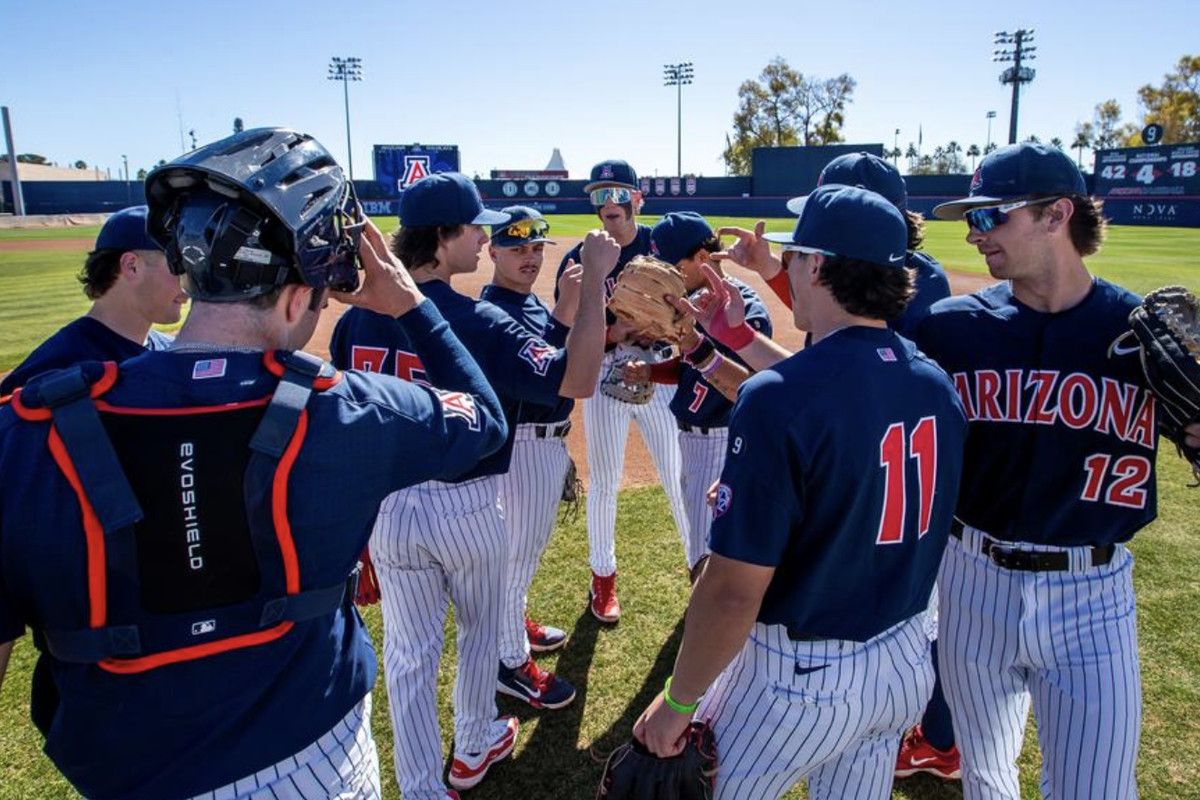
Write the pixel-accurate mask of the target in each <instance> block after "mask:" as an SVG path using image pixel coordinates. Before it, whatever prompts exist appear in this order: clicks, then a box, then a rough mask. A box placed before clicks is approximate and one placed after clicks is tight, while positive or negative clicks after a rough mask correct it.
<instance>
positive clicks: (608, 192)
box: [588, 186, 633, 206]
mask: <svg viewBox="0 0 1200 800" xmlns="http://www.w3.org/2000/svg"><path fill="white" fill-rule="evenodd" d="M588 196H589V197H591V198H592V205H594V206H602V205H604V204H605V203H607V202H608V201H609V200H612V201H613V202H614V203H616V204H617V205H622V204H624V203H632V202H633V189H626V188H625V187H624V186H605V187H604V188H603V189H593V190H592V192H591V193H590V194H589V195H588Z"/></svg>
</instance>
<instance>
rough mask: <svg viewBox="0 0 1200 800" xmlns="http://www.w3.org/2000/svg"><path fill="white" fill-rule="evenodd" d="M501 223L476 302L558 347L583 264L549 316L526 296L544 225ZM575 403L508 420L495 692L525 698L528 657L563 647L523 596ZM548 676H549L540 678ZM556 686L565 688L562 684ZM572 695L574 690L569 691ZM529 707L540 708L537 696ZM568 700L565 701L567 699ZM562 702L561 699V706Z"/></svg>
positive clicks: (560, 636) (563, 469)
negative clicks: (521, 678) (504, 567)
mask: <svg viewBox="0 0 1200 800" xmlns="http://www.w3.org/2000/svg"><path fill="white" fill-rule="evenodd" d="M501 213H504V214H508V215H509V220H508V222H506V223H503V224H500V225H495V226H493V227H492V236H491V241H490V243H489V245H488V255H489V256H490V257H491V259H492V264H493V266H494V272H493V274H492V282H491V283H490V284H488V285H487V286H485V287H484V288H483V293H482V295H481V298H482V299H483V300H486V301H487V302H489V303H492V304H493V305H495V306H496V307H498V308H500V309H501V310H503V311H505V312H506V313H508V314H509V316H511V317H512V318H513V319H515V320H517V321H518V322H520V323H521V324H522V325H524V326H525V327H526V328H527V329H528V330H529V331H530V332H531V333H533V334H534V335H536V336H539V337H541V339H542V340H543V341H545V342H546V343H547V344H550V345H553V346H554V347H563V346H564V345H565V344H566V341H567V334H568V333H569V332H570V330H571V324H572V323H573V322H574V321H575V313H576V311H577V310H578V307H579V289H580V281H581V279H582V269H583V268H582V266H581V265H573V266H572V267H571V268H570V269H568V270H567V271H566V272H564V273H563V277H562V279H561V280H560V281H559V284H558V290H559V291H558V301H557V303H556V304H555V307H554V309H553V310H551V309H550V308H549V307H548V306H547V305H546V304H545V303H544V302H542V300H541V298H539V297H538V296H537V295H536V294H534V293H533V282H534V281H535V280H537V277H538V274H539V273H540V272H541V269H542V258H543V255H544V252H545V248H546V245H547V244H553V242H552V241H551V240H550V239H548V238H547V236H548V234H549V232H550V224H549V223H548V222H546V219H545V218H544V217H543V216H542V214H541V212H539V211H537V210H536V209H533V208H529V207H528V206H509V207H508V208H503V209H501ZM574 407H575V401H574V400H572V399H571V398H568V397H559V398H557V401H556V402H555V403H554V404H553V405H539V404H536V403H522V404H521V405H520V408H519V410H518V411H517V416H516V420H515V426H516V427H515V429H514V432H513V451H512V460H511V462H510V464H509V468H508V471H507V472H505V473H504V474H502V475H500V476H499V479H498V483H499V488H500V505H501V506H502V507H503V508H504V523H505V528H506V529H507V530H508V574H507V577H506V579H505V591H504V607H503V613H502V617H501V621H500V665H501V666H500V679H499V684H498V687H497V688H498V689H499V691H501V692H503V693H505V694H515V696H517V697H520V698H522V699H530V698H529V696H528V693H527V691H526V690H525V689H524V684H525V683H528V682H527V681H525V682H522V687H521V688H517V689H516V690H514V688H513V687H512V684H513V683H514V681H515V680H517V679H516V675H517V674H518V672H521V671H525V670H532V669H534V667H533V666H532V665H528V666H527V662H528V661H529V657H530V653H531V652H534V653H547V652H551V651H553V650H557V649H558V648H560V647H562V646H563V645H564V644H566V641H567V634H566V633H565V632H564V631H563V630H561V629H560V628H554V627H551V626H547V625H542V624H540V623H537V622H534V621H533V620H531V619H530V618H529V616H528V614H527V613H526V596H527V595H528V592H529V585H530V583H532V581H533V575H534V573H535V572H536V571H537V567H538V562H539V561H540V560H541V557H542V553H543V552H544V551H545V549H546V544H547V543H548V542H549V541H550V534H551V533H552V532H553V531H554V520H555V516H556V513H557V511H558V504H559V500H560V498H561V496H562V490H563V482H564V481H565V480H566V475H567V469H568V466H569V464H570V456H568V455H567V446H566V442H565V441H564V437H565V436H566V435H567V433H568V432H569V431H570V430H571V422H570V416H571V410H572V409H573V408H574ZM543 674H546V675H549V674H551V673H548V672H543ZM558 683H559V684H561V685H562V686H564V687H566V686H569V684H567V682H566V681H565V680H561V679H560V680H559V681H558ZM572 695H573V692H572ZM534 699H536V701H537V702H536V705H545V703H544V699H543V698H541V697H538V698H534ZM568 702H569V701H568ZM560 703H561V701H560ZM550 707H561V705H560V704H559V703H556V704H555V706H550Z"/></svg>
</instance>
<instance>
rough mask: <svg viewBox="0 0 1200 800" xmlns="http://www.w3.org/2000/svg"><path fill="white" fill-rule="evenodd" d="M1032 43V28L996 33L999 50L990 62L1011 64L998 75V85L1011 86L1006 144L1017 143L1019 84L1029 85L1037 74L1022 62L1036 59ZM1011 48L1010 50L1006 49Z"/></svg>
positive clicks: (994, 51)
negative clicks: (1010, 108) (1010, 105)
mask: <svg viewBox="0 0 1200 800" xmlns="http://www.w3.org/2000/svg"><path fill="white" fill-rule="evenodd" d="M1032 41H1033V28H1030V29H1029V30H1025V29H1024V28H1020V29H1018V30H1017V31H1016V32H1014V33H1009V32H1008V31H997V32H996V44H997V45H998V46H999V49H997V50H993V51H992V61H1000V62H1011V63H1012V66H1011V67H1008V68H1007V69H1005V70H1004V72H1001V73H1000V83H1006V84H1012V110H1011V111H1010V112H1009V115H1008V143H1009V144H1016V143H1017V104H1018V102H1019V100H1018V98H1019V97H1020V94H1021V84H1022V83H1029V82H1030V81H1032V80H1033V78H1034V75H1036V74H1037V73H1036V72H1034V70H1033V69H1032V68H1031V67H1026V66H1023V65H1022V64H1023V62H1025V61H1032V60H1033V59H1035V58H1037V56H1035V55H1034V54H1033V51H1034V50H1037V48H1036V47H1032V46H1031V45H1030V44H1029V43H1030V42H1032ZM1010 46H1011V48H1012V49H1011V50H1010V49H1008V48H1009V47H1010Z"/></svg>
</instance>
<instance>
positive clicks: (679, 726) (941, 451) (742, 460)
mask: <svg viewBox="0 0 1200 800" xmlns="http://www.w3.org/2000/svg"><path fill="white" fill-rule="evenodd" d="M799 208H800V217H799V219H798V220H797V223H796V228H795V231H794V232H793V233H791V234H772V236H773V237H778V240H782V241H783V242H784V257H785V258H786V259H788V261H789V265H788V267H787V274H788V280H789V282H790V285H791V289H790V292H791V296H792V297H793V299H794V304H793V317H794V322H795V324H796V327H797V328H799V329H801V330H807V331H810V332H811V333H812V335H813V344H812V345H811V346H810V347H807V348H805V349H804V350H802V351H801V352H799V353H797V354H796V355H794V356H791V357H788V358H786V359H784V360H782V361H779V362H778V363H776V364H775V366H774V367H772V368H770V369H767V370H765V371H763V372H761V373H759V374H757V375H755V376H753V377H752V378H750V379H749V380H748V381H747V382H746V383H745V385H744V386H743V387H742V390H741V392H740V393H739V395H738V400H737V403H736V404H735V406H734V409H733V413H732V416H731V419H730V430H729V450H728V452H727V453H726V460H725V466H724V469H723V471H722V473H721V483H720V485H719V487H718V489H717V499H716V504H715V507H714V511H713V515H714V520H713V524H712V533H711V537H710V539H711V541H710V545H711V547H712V556H711V557H710V558H709V561H708V564H707V566H706V567H705V571H704V573H703V574H702V575H701V577H700V579H699V581H698V582H697V584H696V588H695V589H694V591H693V594H692V599H691V602H690V603H689V606H688V612H687V621H686V624H685V628H684V636H683V643H682V645H681V647H680V651H679V656H678V658H677V659H676V663H675V669H674V673H673V675H672V676H671V678H670V679H669V680H668V681H667V685H666V686H665V688H664V690H663V692H662V694H661V695H660V696H659V697H658V698H656V699H655V700H654V701H653V702H652V703H651V704H650V706H649V708H648V709H647V710H646V712H645V713H643V715H642V717H641V718H640V719H639V721H638V723H637V724H636V726H635V727H634V735H635V736H636V737H637V738H639V739H640V740H641V741H642V742H644V743H645V745H646V746H647V747H648V748H649V749H650V750H651V751H652V752H654V753H655V754H656V755H659V756H664V757H665V756H670V755H673V754H675V753H676V752H678V751H679V749H680V746H681V742H680V737H681V735H682V734H683V732H684V730H685V728H686V726H687V724H688V723H689V721H690V719H691V717H692V715H693V714H694V713H697V710H698V713H697V716H698V717H699V718H700V719H705V720H709V721H710V722H711V724H712V727H713V730H714V732H715V734H716V737H717V752H718V753H719V754H720V761H721V767H720V771H719V772H718V774H717V787H716V788H717V796H718V797H721V798H739V800H740V799H742V798H774V797H779V796H780V795H782V794H783V793H784V792H786V791H787V790H788V788H789V787H791V786H792V785H793V784H795V783H797V782H798V781H799V780H801V779H803V778H807V779H808V791H809V796H810V797H814V798H834V797H837V798H841V797H855V798H886V797H890V795H891V785H892V777H893V776H892V771H893V767H894V765H895V759H896V751H897V748H898V746H899V741H900V733H901V732H902V731H903V730H904V729H905V728H906V727H908V726H909V725H911V724H912V723H913V722H915V721H916V720H917V718H918V717H919V716H920V713H921V710H922V709H923V708H924V706H925V702H926V701H927V700H928V698H929V692H930V690H931V688H932V683H933V674H932V669H931V667H930V664H929V639H928V633H927V630H926V625H927V620H926V617H927V613H928V612H927V606H928V603H929V594H930V591H931V589H932V587H933V581H934V576H935V573H936V572H937V567H938V563H939V562H940V560H941V556H942V551H943V549H944V547H945V543H946V539H947V537H948V535H949V529H950V522H951V515H952V512H953V502H954V497H955V494H956V492H957V489H958V478H959V472H960V468H961V465H962V444H963V439H964V438H965V435H966V419H965V415H964V413H963V409H962V406H961V404H960V402H959V400H958V398H957V396H956V395H955V392H954V387H953V385H952V384H951V382H950V380H949V378H948V377H947V376H946V374H945V373H944V372H943V371H942V370H941V369H939V368H938V366H937V365H936V364H934V363H933V362H932V361H930V360H928V359H927V358H925V357H924V356H923V355H922V354H921V353H920V352H919V351H917V349H916V348H915V347H914V346H913V344H912V342H910V341H908V340H906V339H904V338H901V337H900V336H898V335H897V334H896V333H895V332H894V331H892V330H890V329H889V328H888V327H887V325H886V322H885V320H887V319H891V318H893V317H894V316H896V315H897V314H898V313H899V312H900V311H902V310H903V307H904V305H905V303H906V302H907V301H908V299H909V297H911V295H912V280H913V278H912V274H911V272H910V271H909V270H907V269H905V268H904V261H905V253H904V251H905V239H906V236H905V225H904V219H903V217H902V216H901V215H900V212H899V211H898V210H897V209H896V208H895V207H894V206H893V205H891V204H890V203H889V202H888V201H887V200H886V199H884V198H883V197H881V196H880V195H878V194H875V193H874V192H869V191H867V190H864V189H861V188H859V187H849V186H840V185H837V184H826V185H824V186H821V187H818V188H817V189H816V190H815V191H814V192H813V193H812V194H811V195H809V196H808V197H807V198H806V201H805V202H804V203H803V204H802V205H801V206H800V207H799ZM867 232H870V235H866V234H867ZM709 274H710V275H713V273H711V272H710V273H709ZM713 278H714V280H713V289H714V292H713V293H712V294H711V295H710V297H709V298H708V299H712V298H713V297H717V298H719V297H720V295H719V292H717V291H715V290H718V289H719V288H720V287H721V286H722V284H721V283H719V282H718V281H716V280H715V275H713ZM721 302H722V303H725V302H728V296H726V297H725V298H722V299H721ZM702 304H703V301H702ZM718 316H720V317H721V318H722V319H724V321H725V322H728V321H729V319H728V317H726V316H724V313H723V309H722V310H721V311H720V312H719V313H710V314H708V315H704V314H701V321H702V322H705V329H706V330H708V331H709V333H710V334H712V335H714V336H715V337H716V338H718V339H721V340H722V341H729V340H730V339H731V338H732V339H734V340H735V341H736V336H737V335H739V334H734V335H733V336H730V335H729V331H727V330H724V329H721V328H720V325H716V326H714V325H713V324H712V323H713V322H714V321H716V319H717V317H718ZM714 328H716V330H714ZM745 328H748V326H745V324H744V321H738V322H737V324H735V325H734V326H733V330H734V331H736V330H738V329H745ZM718 331H720V332H718ZM750 336H751V337H752V338H753V339H754V340H755V341H769V340H766V339H765V338H764V337H762V336H761V335H759V334H757V333H751V334H750ZM739 343H740V344H741V345H742V346H741V347H738V348H736V349H737V350H738V352H739V354H741V353H742V352H743V350H745V349H747V348H749V347H751V346H752V345H751V342H750V341H742V342H739ZM714 681H715V683H714ZM710 686H711V688H710ZM701 700H702V701H703V702H701Z"/></svg>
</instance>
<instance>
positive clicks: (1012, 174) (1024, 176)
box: [933, 142, 1087, 219]
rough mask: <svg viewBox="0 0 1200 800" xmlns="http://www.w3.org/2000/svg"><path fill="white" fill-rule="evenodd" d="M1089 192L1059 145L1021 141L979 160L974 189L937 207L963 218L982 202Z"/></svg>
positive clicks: (943, 214) (941, 215) (945, 215)
mask: <svg viewBox="0 0 1200 800" xmlns="http://www.w3.org/2000/svg"><path fill="white" fill-rule="evenodd" d="M1056 194H1057V195H1068V194H1082V195H1086V194H1087V184H1086V183H1084V182H1083V173H1081V172H1080V171H1079V167H1077V166H1075V162H1074V161H1072V160H1071V158H1070V156H1068V155H1067V154H1066V153H1064V152H1063V151H1062V150H1059V149H1058V148H1057V147H1053V146H1051V145H1045V144H1040V143H1035V142H1021V143H1020V144H1010V145H1007V146H1005V147H1001V148H1000V149H998V150H996V151H995V152H994V153H990V154H988V156H987V157H986V158H984V159H983V161H981V162H980V163H979V169H977V170H975V175H974V177H972V178H971V190H970V194H969V195H968V196H967V197H964V198H963V199H962V200H952V201H950V202H949V203H942V204H941V205H939V206H937V207H935V208H934V209H933V215H934V216H935V217H937V218H938V219H962V218H963V214H965V213H966V212H967V211H970V210H971V209H972V208H978V207H979V206H994V205H999V204H1001V203H1008V202H1012V201H1013V200H1017V199H1025V198H1028V197H1030V196H1032V195H1056Z"/></svg>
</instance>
